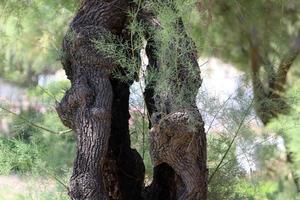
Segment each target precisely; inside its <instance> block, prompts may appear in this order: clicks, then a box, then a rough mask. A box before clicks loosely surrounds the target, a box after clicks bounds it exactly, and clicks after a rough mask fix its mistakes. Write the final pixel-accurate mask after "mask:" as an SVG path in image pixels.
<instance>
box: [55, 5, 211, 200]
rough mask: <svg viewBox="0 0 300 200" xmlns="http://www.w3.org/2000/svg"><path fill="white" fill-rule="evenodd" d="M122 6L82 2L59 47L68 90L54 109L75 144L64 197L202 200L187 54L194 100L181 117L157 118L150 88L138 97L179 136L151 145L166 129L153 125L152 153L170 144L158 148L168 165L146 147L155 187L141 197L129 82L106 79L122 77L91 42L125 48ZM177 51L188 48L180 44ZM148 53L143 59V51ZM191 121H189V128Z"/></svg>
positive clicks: (202, 157)
mask: <svg viewBox="0 0 300 200" xmlns="http://www.w3.org/2000/svg"><path fill="white" fill-rule="evenodd" d="M129 6H131V5H130V4H129V1H126V0H110V1H104V0H84V1H82V4H81V7H80V9H79V10H78V12H77V14H76V16H75V17H74V19H73V21H72V22H71V24H70V27H69V30H68V32H67V34H66V36H65V38H64V41H63V58H62V64H63V66H64V69H65V71H66V74H67V77H68V79H69V80H70V81H71V88H70V89H69V90H68V91H67V92H66V94H65V96H64V97H63V99H62V101H61V102H60V103H59V104H58V105H57V108H56V109H57V112H58V114H59V117H60V118H61V120H62V122H63V123H64V124H65V125H66V126H68V127H69V128H71V129H73V130H74V132H75V134H76V139H77V155H76V158H75V161H74V167H73V173H72V176H71V180H70V187H69V195H70V197H71V199H73V200H99V199H101V200H105V199H107V200H108V199H110V200H123V199H124V200H139V199H147V200H148V199H149V200H150V199H151V200H155V199H164V200H168V199H170V200H171V199H172V200H173V199H174V200H175V199H181V200H183V199H186V200H189V199H190V200H192V199H193V200H198V199H199V200H200V199H201V200H202V199H203V200H204V199H206V196H207V183H206V182H207V181H206V179H207V169H206V137H205V132H204V128H203V127H204V126H203V123H202V122H203V121H202V119H201V115H200V114H199V112H198V110H197V108H196V105H195V97H196V94H197V89H198V87H200V85H201V79H200V71H199V67H198V65H197V57H196V56H195V53H194V49H192V50H191V51H190V52H189V53H187V55H186V56H187V59H190V60H191V63H192V65H193V66H194V69H193V70H196V73H198V75H199V76H197V78H196V79H195V80H192V81H194V82H195V84H196V89H195V91H194V93H195V94H194V96H188V95H187V96H186V97H187V98H188V99H193V102H192V103H191V105H190V106H188V107H186V106H182V107H181V111H180V112H179V111H178V110H175V109H172V107H168V109H165V110H158V109H156V105H155V104H156V103H157V102H155V100H154V98H153V97H154V90H153V88H152V87H147V89H146V91H145V94H146V95H145V97H146V103H147V107H148V110H149V112H150V113H151V114H153V113H155V114H157V113H158V111H159V112H161V111H163V112H164V113H163V114H164V115H165V116H169V117H167V118H164V119H169V122H170V124H169V125H172V126H173V125H174V126H177V127H178V129H177V130H176V131H175V132H174V135H173V136H171V135H170V134H169V133H168V131H167V132H166V131H162V132H161V136H162V138H160V137H152V136H154V135H156V133H157V132H158V129H157V127H160V126H161V129H163V128H162V126H163V124H165V122H166V121H165V120H159V121H158V122H155V126H156V128H155V127H153V128H152V134H151V135H152V136H151V138H152V140H151V141H152V145H154V146H155V144H161V142H162V141H163V138H164V137H170V140H169V143H168V144H167V146H165V147H164V148H167V149H166V150H167V151H166V152H168V153H169V155H170V157H169V156H168V157H165V156H163V155H162V154H161V151H160V150H158V149H156V150H155V148H154V146H153V148H152V150H151V155H153V160H154V162H155V167H154V181H153V183H152V184H151V186H150V187H148V188H147V189H146V190H144V191H142V190H143V189H144V188H143V187H144V183H143V181H144V173H145V169H144V164H143V161H142V158H141V156H140V155H139V154H138V153H137V151H136V150H133V149H131V148H130V136H129V127H128V120H129V118H130V115H129V106H128V105H129V104H128V103H129V87H130V85H131V83H132V80H128V81H127V82H124V81H123V82H122V81H120V80H119V79H117V78H115V77H113V76H112V75H111V74H112V73H111V72H112V71H113V70H117V71H119V72H120V73H122V75H125V76H126V70H125V69H122V67H121V66H119V65H118V64H117V63H116V62H115V60H114V59H113V58H111V57H109V56H107V55H106V54H105V52H101V49H100V50H98V49H97V48H96V47H95V44H94V41H95V40H101V41H103V40H105V39H109V38H107V36H108V35H115V36H118V37H119V38H120V39H122V38H123V39H124V40H126V34H124V32H126V28H125V27H126V18H127V11H128V9H129ZM178 23H179V25H180V27H181V28H180V29H179V30H178V31H180V32H182V33H183V32H184V26H183V23H182V21H181V20H180V19H179V21H178ZM155 26H156V25H155ZM186 36H187V35H186ZM187 37H188V36H187ZM189 41H190V42H191V40H189ZM150 43H151V42H149V44H150ZM153 43H155V42H154V41H153ZM149 44H148V46H147V47H149ZM182 45H189V44H185V43H184V42H182ZM152 50H153V52H152V53H150V54H151V55H150V60H151V61H150V62H151V63H152V64H153V62H156V61H157V58H156V57H153V55H154V51H155V49H152ZM147 51H148V53H149V48H148V50H147ZM178 62H180V61H178ZM152 64H151V65H152ZM180 67H181V68H180V70H179V73H178V77H177V78H178V79H179V80H180V82H179V84H178V85H177V89H180V88H182V89H183V90H184V89H186V88H184V84H185V83H186V82H187V81H188V79H189V78H190V77H189V73H190V72H189V70H188V69H189V68H188V67H187V66H186V65H185V64H184V63H180ZM154 85H155V84H153V86H154ZM148 86H149V85H148ZM149 91H150V92H149ZM160 103H161V102H160ZM163 103H166V102H163ZM168 103H170V102H168ZM189 113H194V114H193V117H191V118H190V115H189ZM177 114H179V115H177ZM174 116H177V117H175V118H173V117H174ZM178 116H179V117H178ZM192 119H193V120H195V121H194V122H193V123H192V124H191V121H192ZM191 125H193V126H194V128H195V129H193V131H191V130H189V128H190V126H191ZM179 126H181V129H180V128H179ZM167 129H169V128H164V130H167ZM178 141H180V142H178ZM199 147H201V148H199ZM178 155H179V157H178ZM155 158H157V159H155ZM168 158H172V159H168Z"/></svg>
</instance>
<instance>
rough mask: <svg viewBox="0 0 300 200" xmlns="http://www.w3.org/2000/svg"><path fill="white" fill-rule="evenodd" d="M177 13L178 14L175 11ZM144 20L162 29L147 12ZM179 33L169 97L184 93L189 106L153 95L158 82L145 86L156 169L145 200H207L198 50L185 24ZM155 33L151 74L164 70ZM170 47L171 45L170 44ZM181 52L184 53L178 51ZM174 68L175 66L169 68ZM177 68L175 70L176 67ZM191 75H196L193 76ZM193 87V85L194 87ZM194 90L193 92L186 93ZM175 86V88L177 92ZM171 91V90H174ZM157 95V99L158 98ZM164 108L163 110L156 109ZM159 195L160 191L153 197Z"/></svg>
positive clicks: (149, 49)
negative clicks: (199, 109) (199, 107)
mask: <svg viewBox="0 0 300 200" xmlns="http://www.w3.org/2000/svg"><path fill="white" fill-rule="evenodd" d="M174 12H176V10H174ZM140 18H141V20H142V21H143V22H144V23H145V24H146V26H148V27H149V30H153V29H154V30H155V29H159V28H161V27H160V26H159V21H158V20H157V19H156V18H155V16H154V15H153V14H152V13H151V12H147V11H144V13H142V14H141V16H140ZM174 26H176V27H177V28H176V31H177V32H178V34H181V35H183V36H184V38H185V39H183V40H180V42H179V44H178V45H179V46H180V47H179V49H180V48H184V50H186V49H188V51H187V52H183V51H181V52H180V53H181V54H182V55H183V56H182V57H181V58H180V59H178V60H177V61H176V62H177V65H178V67H179V70H176V69H175V70H176V71H178V73H177V74H176V75H175V76H176V77H173V78H174V79H176V81H173V80H170V84H172V85H170V91H169V92H170V93H171V94H172V95H175V96H176V94H177V93H178V92H179V93H183V96H184V97H185V100H186V102H188V104H183V105H180V106H173V104H176V103H175V102H172V98H171V99H169V98H168V99H164V100H162V101H164V102H160V101H161V99H163V98H160V97H159V96H161V94H157V93H156V92H155V87H156V84H159V83H157V81H155V80H153V79H151V80H149V81H148V83H147V85H146V89H145V92H144V97H145V100H146V105H147V109H148V112H149V114H150V116H151V122H150V128H151V130H150V136H149V137H150V154H151V158H152V161H153V164H154V167H155V168H154V177H153V182H152V183H151V185H150V186H149V187H148V188H147V192H146V194H147V199H151V200H160V199H170V200H171V199H180V200H204V199H207V172H208V170H207V166H206V135H205V130H204V123H203V120H202V118H201V115H200V113H199V111H198V109H197V106H196V95H197V92H198V89H199V87H200V86H201V82H202V81H201V77H200V69H199V66H198V63H197V55H196V48H195V46H194V43H193V42H192V40H191V38H189V36H188V35H187V34H186V32H185V28H184V25H183V22H182V19H180V18H178V19H177V22H176V25H174ZM151 34H153V33H151V31H149V32H147V33H146V36H147V38H150V39H149V40H148V43H147V46H146V53H147V56H148V58H149V66H148V70H149V73H151V71H153V70H156V71H157V72H159V71H160V70H161V66H160V64H159V63H160V61H161V60H160V58H159V55H157V49H156V48H159V45H160V41H159V40H158V41H157V40H155V39H154V38H155V36H153V35H151ZM170 45H171V44H170ZM171 49H172V48H171ZM179 51H180V50H179ZM167 67H172V66H167ZM173 67H174V66H173ZM192 73H196V76H193V75H192ZM190 83H193V84H190ZM191 85H193V87H191V88H188V87H189V86H191ZM173 86H174V87H173ZM172 87H173V89H171V88H172ZM154 96H156V97H154ZM162 104H163V105H164V106H163V107H161V106H158V105H162ZM155 191H156V192H155Z"/></svg>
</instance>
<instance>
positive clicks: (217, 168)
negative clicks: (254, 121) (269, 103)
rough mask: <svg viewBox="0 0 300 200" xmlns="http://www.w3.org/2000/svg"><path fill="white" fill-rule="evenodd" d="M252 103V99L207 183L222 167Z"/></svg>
mask: <svg viewBox="0 0 300 200" xmlns="http://www.w3.org/2000/svg"><path fill="white" fill-rule="evenodd" d="M253 101H254V99H252V101H251V103H250V105H249V106H248V108H247V110H246V112H245V114H244V116H243V118H242V120H241V122H240V124H239V126H238V129H237V131H236V132H235V134H234V136H233V138H232V140H231V142H230V144H229V146H228V148H227V150H226V152H225V154H224V155H223V157H222V159H221V161H220V162H219V164H218V165H217V167H216V169H215V170H214V171H213V173H212V174H211V176H210V177H209V179H208V183H209V182H210V181H211V180H212V178H213V177H214V175H215V174H216V173H217V171H218V170H219V169H220V166H221V165H222V163H223V161H224V159H225V158H226V156H227V154H228V153H229V151H230V149H231V147H232V145H233V143H234V141H235V139H236V138H237V136H238V134H239V132H240V130H241V128H242V126H243V124H244V121H245V119H246V117H247V115H248V114H249V112H250V109H251V107H252V104H253Z"/></svg>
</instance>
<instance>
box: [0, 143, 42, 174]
mask: <svg viewBox="0 0 300 200" xmlns="http://www.w3.org/2000/svg"><path fill="white" fill-rule="evenodd" d="M38 156H39V151H38V148H37V146H36V145H35V144H27V143H24V142H23V141H21V140H12V139H7V138H3V137H1V138H0V158H1V159H0V174H9V173H10V172H12V171H15V172H16V171H18V172H28V171H31V170H32V169H33V168H34V167H36V165H37V163H38V162H39V160H38Z"/></svg>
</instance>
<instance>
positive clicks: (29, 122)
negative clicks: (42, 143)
mask: <svg viewBox="0 0 300 200" xmlns="http://www.w3.org/2000/svg"><path fill="white" fill-rule="evenodd" d="M0 108H1V109H2V110H4V111H5V112H8V113H10V114H12V115H14V116H17V117H19V118H20V119H22V120H23V121H24V122H26V123H27V124H29V125H30V126H33V127H35V128H38V129H42V130H44V131H47V132H49V133H52V134H64V133H69V132H71V131H72V130H65V131H60V132H56V131H53V130H51V129H48V128H46V127H43V126H41V125H39V124H36V123H33V122H31V121H29V120H28V119H26V118H25V117H23V116H21V115H18V114H17V113H15V112H13V111H11V110H9V109H7V108H4V107H2V106H0Z"/></svg>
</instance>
